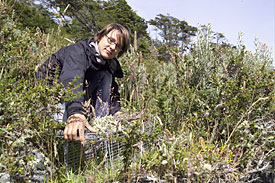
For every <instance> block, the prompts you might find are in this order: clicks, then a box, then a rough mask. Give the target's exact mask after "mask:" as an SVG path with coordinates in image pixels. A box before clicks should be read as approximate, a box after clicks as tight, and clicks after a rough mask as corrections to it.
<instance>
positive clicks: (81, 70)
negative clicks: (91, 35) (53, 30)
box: [58, 45, 87, 116]
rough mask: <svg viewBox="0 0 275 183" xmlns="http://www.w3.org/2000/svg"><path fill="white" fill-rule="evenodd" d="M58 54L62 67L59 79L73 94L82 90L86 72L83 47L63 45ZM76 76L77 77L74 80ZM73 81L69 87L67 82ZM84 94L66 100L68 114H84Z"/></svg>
mask: <svg viewBox="0 0 275 183" xmlns="http://www.w3.org/2000/svg"><path fill="white" fill-rule="evenodd" d="M58 56H59V57H62V58H60V60H63V62H64V63H63V67H62V70H61V72H60V76H59V81H60V82H61V83H63V85H64V87H65V88H66V89H67V88H68V89H72V88H73V89H72V92H73V93H74V94H76V93H78V92H82V91H83V82H84V76H85V72H86V64H87V58H86V55H85V53H84V49H83V48H82V47H81V46H79V45H72V46H69V47H64V48H62V49H61V50H60V51H59V52H58ZM76 78H78V79H77V80H76ZM70 82H73V86H72V87H71V88H70V87H69V83H70ZM83 102H84V96H83V95H81V96H80V97H78V98H75V99H73V100H71V101H68V102H66V109H67V112H68V116H70V115H72V114H75V113H78V114H83V115H85V116H86V111H85V110H84V108H83V105H82V103H83Z"/></svg>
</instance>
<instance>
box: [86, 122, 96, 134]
mask: <svg viewBox="0 0 275 183" xmlns="http://www.w3.org/2000/svg"><path fill="white" fill-rule="evenodd" d="M85 127H86V128H87V129H88V130H89V131H90V132H92V133H97V132H98V130H95V129H94V128H93V127H92V126H91V125H90V124H89V123H88V122H87V123H85Z"/></svg>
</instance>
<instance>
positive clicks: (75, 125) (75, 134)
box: [72, 122, 81, 141]
mask: <svg viewBox="0 0 275 183" xmlns="http://www.w3.org/2000/svg"><path fill="white" fill-rule="evenodd" d="M79 124H81V123H79V122H76V123H74V125H73V127H72V140H75V141H77V140H79V139H78V137H77V131H78V130H79V128H80V126H79Z"/></svg>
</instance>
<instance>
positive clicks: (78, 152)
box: [57, 131, 125, 172]
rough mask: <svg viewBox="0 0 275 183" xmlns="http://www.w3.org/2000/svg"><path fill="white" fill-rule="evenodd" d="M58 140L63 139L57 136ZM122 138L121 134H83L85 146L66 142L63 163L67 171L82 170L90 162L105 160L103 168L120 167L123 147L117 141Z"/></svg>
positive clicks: (87, 132) (75, 142) (76, 142)
mask: <svg viewBox="0 0 275 183" xmlns="http://www.w3.org/2000/svg"><path fill="white" fill-rule="evenodd" d="M59 134H61V132H60V133H59ZM57 137H58V138H63V136H61V135H59V136H57ZM119 138H123V135H122V133H117V134H111V133H107V132H106V133H104V134H99V133H91V132H89V131H86V132H85V144H84V145H82V144H81V143H80V142H79V141H66V142H65V146H64V162H65V165H66V168H67V169H68V170H73V172H76V171H79V170H83V169H85V168H87V167H88V166H89V163H90V162H91V161H96V162H97V163H98V164H99V163H100V162H102V161H103V160H104V157H105V156H106V160H105V163H104V165H105V167H107V168H110V167H112V168H113V166H114V164H115V165H116V166H121V165H122V158H123V156H122V151H123V150H124V148H125V146H124V143H122V142H121V140H119Z"/></svg>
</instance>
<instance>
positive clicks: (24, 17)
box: [8, 1, 57, 32]
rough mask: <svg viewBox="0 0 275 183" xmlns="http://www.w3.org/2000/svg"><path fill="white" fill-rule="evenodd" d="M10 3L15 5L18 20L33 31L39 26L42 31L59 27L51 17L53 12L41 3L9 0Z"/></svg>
mask: <svg viewBox="0 0 275 183" xmlns="http://www.w3.org/2000/svg"><path fill="white" fill-rule="evenodd" d="M8 3H9V4H10V6H12V7H13V10H14V13H15V17H16V18H17V22H18V23H20V24H21V25H22V26H23V27H28V28H29V29H30V30H31V31H35V29H36V28H37V27H39V28H40V30H41V31H43V32H49V29H51V28H53V27H57V24H56V23H55V22H54V21H53V20H52V19H51V16H52V13H50V12H49V11H47V9H45V8H44V7H43V6H42V5H41V4H34V3H33V1H27V2H25V1H22V2H21V1H8Z"/></svg>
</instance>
